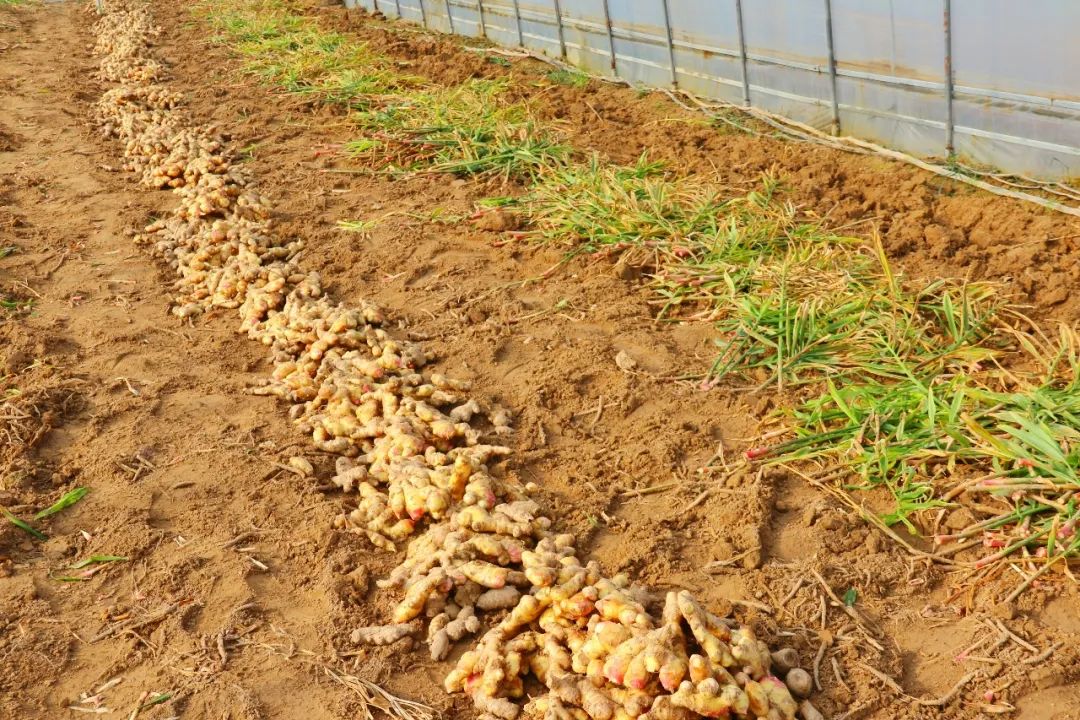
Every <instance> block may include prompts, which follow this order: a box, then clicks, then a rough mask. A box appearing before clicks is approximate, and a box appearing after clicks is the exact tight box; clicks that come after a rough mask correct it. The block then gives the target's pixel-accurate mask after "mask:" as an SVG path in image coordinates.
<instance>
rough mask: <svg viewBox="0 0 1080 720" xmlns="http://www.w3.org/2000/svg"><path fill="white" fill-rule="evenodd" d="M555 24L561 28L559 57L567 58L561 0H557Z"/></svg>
mask: <svg viewBox="0 0 1080 720" xmlns="http://www.w3.org/2000/svg"><path fill="white" fill-rule="evenodd" d="M555 24H556V25H557V26H558V28H559V57H561V58H562V59H563V60H565V59H566V38H565V37H564V36H563V27H562V8H561V7H560V6H559V0H555Z"/></svg>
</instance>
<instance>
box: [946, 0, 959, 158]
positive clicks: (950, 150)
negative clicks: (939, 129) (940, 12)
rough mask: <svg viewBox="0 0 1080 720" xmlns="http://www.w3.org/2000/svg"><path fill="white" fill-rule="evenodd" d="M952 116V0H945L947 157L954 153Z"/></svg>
mask: <svg viewBox="0 0 1080 720" xmlns="http://www.w3.org/2000/svg"><path fill="white" fill-rule="evenodd" d="M955 125H956V123H955V119H954V116H953V66H952V0H945V152H946V153H948V155H949V157H952V156H953V155H954V154H955V153H956V148H955V146H954V144H953V136H954V134H955V132H954V128H955Z"/></svg>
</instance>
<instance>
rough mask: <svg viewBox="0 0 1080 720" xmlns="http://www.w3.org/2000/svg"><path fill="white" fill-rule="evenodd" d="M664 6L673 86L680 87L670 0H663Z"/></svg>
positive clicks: (669, 65)
mask: <svg viewBox="0 0 1080 720" xmlns="http://www.w3.org/2000/svg"><path fill="white" fill-rule="evenodd" d="M661 4H662V5H663V6H664V29H665V30H667V51H668V67H669V68H670V69H671V87H673V88H676V89H677V88H678V87H679V76H678V73H677V72H676V70H675V39H674V38H673V37H672V35H671V12H670V11H669V9H668V0H661Z"/></svg>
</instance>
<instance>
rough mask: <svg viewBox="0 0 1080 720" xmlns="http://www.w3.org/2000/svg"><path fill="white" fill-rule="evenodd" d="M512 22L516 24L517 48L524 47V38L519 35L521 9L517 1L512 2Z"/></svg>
mask: <svg viewBox="0 0 1080 720" xmlns="http://www.w3.org/2000/svg"><path fill="white" fill-rule="evenodd" d="M514 20H515V21H516V22H517V32H518V47H525V36H524V35H523V34H522V33H521V8H520V7H519V6H518V0H514Z"/></svg>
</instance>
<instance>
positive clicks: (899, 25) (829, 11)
mask: <svg viewBox="0 0 1080 720" xmlns="http://www.w3.org/2000/svg"><path fill="white" fill-rule="evenodd" d="M345 3H346V5H348V6H350V7H363V8H365V9H367V10H372V11H375V10H377V11H379V12H381V13H383V14H384V15H386V16H388V17H400V18H403V19H405V20H408V21H411V22H415V23H418V24H422V25H425V26H426V27H429V28H431V29H434V30H438V31H441V32H447V33H455V34H459V35H464V36H469V37H484V38H487V39H488V40H490V41H492V42H494V43H497V44H499V45H503V46H507V47H522V46H523V47H525V48H528V49H530V50H534V51H538V52H541V53H544V54H546V55H549V56H552V57H555V58H562V59H564V60H566V61H567V62H569V63H571V64H573V65H576V66H578V67H580V68H582V69H584V70H586V71H588V72H591V73H595V74H601V75H606V76H611V77H618V78H622V79H624V80H627V81H629V82H631V83H634V84H639V85H647V86H652V87H673V86H674V87H677V88H679V89H682V90H687V91H689V92H692V93H694V94H697V95H700V96H702V97H706V98H715V99H721V100H725V101H729V102H732V103H736V104H741V105H742V104H744V105H750V106H753V107H757V108H761V109H764V110H768V111H771V112H774V113H777V114H779V115H783V116H785V117H788V118H791V119H792V120H797V121H800V122H803V123H806V124H808V125H812V126H814V127H815V128H818V129H819V130H823V131H826V132H832V133H838V134H843V135H851V136H854V137H858V138H863V139H866V140H871V141H874V142H877V143H880V144H882V145H885V146H887V147H890V148H894V149H897V150H902V151H905V152H908V153H911V154H913V155H917V156H920V157H929V158H939V159H942V158H946V157H948V156H950V155H952V154H955V155H956V156H958V157H959V158H960V159H961V160H963V161H964V162H967V163H970V164H974V165H977V166H989V167H993V168H997V169H1000V170H1003V171H1006V172H1009V173H1019V174H1024V175H1030V176H1033V177H1038V178H1040V179H1048V180H1051V179H1068V178H1076V177H1080V42H1077V41H1076V33H1077V30H1078V29H1080V2H1078V1H1077V0H1024V1H1023V2H1017V0H345ZM950 68H951V71H950Z"/></svg>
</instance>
